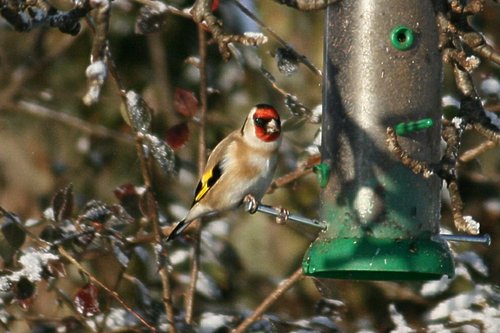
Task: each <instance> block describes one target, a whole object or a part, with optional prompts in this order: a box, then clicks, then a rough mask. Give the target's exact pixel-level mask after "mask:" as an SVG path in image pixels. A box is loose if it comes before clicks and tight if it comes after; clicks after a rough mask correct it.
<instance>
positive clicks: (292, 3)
mask: <svg viewBox="0 0 500 333" xmlns="http://www.w3.org/2000/svg"><path fill="white" fill-rule="evenodd" d="M273 1H274V2H277V3H279V4H281V5H285V6H288V7H292V8H295V9H298V10H302V11H310V10H321V9H325V8H326V7H327V6H328V5H331V4H332V3H335V2H337V1H338V0H273Z"/></svg>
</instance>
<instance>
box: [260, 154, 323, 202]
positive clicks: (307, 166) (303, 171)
mask: <svg viewBox="0 0 500 333" xmlns="http://www.w3.org/2000/svg"><path fill="white" fill-rule="evenodd" d="M320 161H321V156H320V155H313V156H310V157H309V158H308V159H307V161H306V162H305V163H303V164H302V165H300V166H299V167H298V168H297V169H295V170H294V171H292V172H289V173H287V174H286V175H283V176H281V177H279V178H277V179H275V180H274V181H273V182H272V183H271V185H270V186H269V188H268V190H267V193H273V192H274V190H276V189H277V188H278V187H283V186H285V185H287V184H289V183H291V182H293V181H295V180H297V179H299V178H300V177H302V176H304V175H307V174H309V173H312V172H313V170H312V167H313V166H315V165H316V164H318V163H319V162H320Z"/></svg>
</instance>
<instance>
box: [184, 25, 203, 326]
mask: <svg viewBox="0 0 500 333" xmlns="http://www.w3.org/2000/svg"><path fill="white" fill-rule="evenodd" d="M198 48H199V52H200V63H199V70H200V107H201V110H200V115H199V125H200V132H199V136H198V173H199V176H200V177H201V176H202V174H203V171H204V169H205V160H206V156H205V155H206V149H207V148H206V140H205V136H206V118H207V98H208V95H207V87H208V82H207V65H206V64H207V40H206V34H205V30H204V29H203V26H202V25H201V24H198ZM195 222H196V224H195V225H194V228H195V232H194V244H193V261H192V266H191V276H190V284H189V289H188V293H187V297H186V304H185V305H186V309H185V310H186V323H188V324H191V323H192V322H193V312H194V299H195V294H196V283H197V281H198V272H199V270H200V252H201V223H200V222H201V221H200V220H197V221H195Z"/></svg>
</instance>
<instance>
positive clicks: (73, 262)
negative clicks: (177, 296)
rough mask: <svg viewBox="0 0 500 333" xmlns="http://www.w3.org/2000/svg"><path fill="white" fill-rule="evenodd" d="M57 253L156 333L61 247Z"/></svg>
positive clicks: (116, 294) (152, 328) (114, 292)
mask: <svg viewBox="0 0 500 333" xmlns="http://www.w3.org/2000/svg"><path fill="white" fill-rule="evenodd" d="M58 252H59V253H60V254H61V255H62V256H63V257H64V258H66V259H67V260H68V261H69V262H71V263H72V264H73V265H75V267H76V268H78V270H79V271H81V272H82V273H83V274H85V275H86V276H87V277H88V278H89V279H90V280H91V281H92V282H94V283H95V284H97V285H98V286H99V287H100V288H101V289H103V290H104V291H106V293H108V295H110V296H111V297H113V298H114V299H115V300H116V301H117V302H118V303H120V305H121V306H123V307H124V308H125V310H127V311H128V312H130V313H131V314H132V315H133V316H134V317H136V318H137V319H138V320H139V321H140V322H141V323H142V324H143V325H144V326H146V327H147V328H148V329H149V330H150V331H151V332H157V330H156V328H155V327H154V326H153V325H151V324H150V323H148V322H147V321H146V319H144V318H143V317H142V316H141V315H140V314H139V313H137V312H136V311H135V310H134V309H132V308H131V307H130V306H129V305H128V304H127V303H126V302H125V301H124V300H123V299H122V298H121V297H120V295H118V293H117V292H116V291H114V290H111V289H109V288H108V287H107V286H106V285H105V284H104V283H102V282H101V281H100V280H99V279H98V278H96V277H95V276H94V275H93V274H92V273H91V272H89V271H88V270H86V269H85V268H84V267H83V266H82V265H81V264H80V263H79V262H78V260H76V259H75V258H73V257H72V256H71V255H70V254H69V253H68V252H67V251H66V250H65V249H64V247H62V246H59V247H58Z"/></svg>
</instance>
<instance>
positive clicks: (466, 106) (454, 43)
mask: <svg viewBox="0 0 500 333" xmlns="http://www.w3.org/2000/svg"><path fill="white" fill-rule="evenodd" d="M483 7H484V0H470V1H468V2H466V3H465V4H464V2H461V1H458V0H452V1H449V2H447V1H436V2H435V9H436V18H437V25H438V29H439V46H440V49H441V51H442V56H443V62H444V63H450V64H451V65H452V66H453V73H454V76H455V82H456V85H457V88H458V90H459V92H460V94H461V95H462V97H461V101H460V111H459V114H458V117H457V118H455V119H454V120H453V122H449V121H447V120H443V132H442V137H443V139H444V141H445V142H446V144H447V145H446V150H445V152H444V155H443V158H442V159H441V163H440V169H439V171H438V175H439V176H440V177H441V178H443V179H444V180H445V181H446V182H447V185H448V191H449V193H450V198H451V209H452V214H453V221H454V223H455V227H456V228H457V229H458V230H461V231H466V232H468V233H471V234H477V233H479V224H478V223H477V222H475V221H473V220H472V219H470V218H468V217H464V216H463V201H462V198H461V197H460V193H459V189H458V184H457V177H456V167H457V162H458V161H461V162H465V161H468V160H470V159H472V158H474V157H475V156H477V155H478V154H479V153H482V152H484V151H486V150H488V149H490V148H491V147H492V146H494V145H497V146H498V145H499V144H500V128H499V127H498V125H496V124H495V123H494V122H493V121H492V118H491V117H490V116H489V115H488V113H487V111H486V110H485V109H484V107H483V105H482V103H481V100H480V97H479V95H478V93H477V91H476V89H475V87H474V82H473V80H472V77H471V75H470V73H471V72H472V71H474V70H475V69H476V68H477V67H478V65H479V60H478V59H477V58H475V57H472V56H471V55H470V54H468V53H467V50H469V49H470V50H472V52H474V53H475V54H477V55H479V56H481V57H483V58H486V59H487V60H490V61H492V62H495V63H497V64H500V53H499V52H498V51H495V50H494V49H493V48H492V47H491V46H490V45H488V44H487V42H486V41H485V39H484V38H483V37H482V35H481V34H480V33H479V32H478V31H476V30H475V29H474V28H473V27H472V26H471V25H470V24H469V20H468V16H470V15H473V14H477V13H479V12H481V11H482V10H483ZM464 129H474V130H476V131H477V132H478V133H479V134H481V135H483V136H484V137H486V138H487V139H488V140H489V141H487V142H485V143H483V144H481V145H480V146H479V147H477V148H476V149H474V150H472V151H469V152H468V154H467V155H463V156H462V157H461V158H459V157H458V149H459V147H460V142H461V136H462V133H463V131H464Z"/></svg>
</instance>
